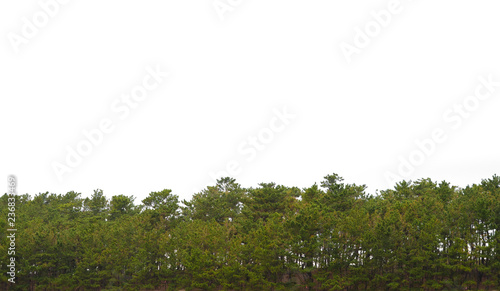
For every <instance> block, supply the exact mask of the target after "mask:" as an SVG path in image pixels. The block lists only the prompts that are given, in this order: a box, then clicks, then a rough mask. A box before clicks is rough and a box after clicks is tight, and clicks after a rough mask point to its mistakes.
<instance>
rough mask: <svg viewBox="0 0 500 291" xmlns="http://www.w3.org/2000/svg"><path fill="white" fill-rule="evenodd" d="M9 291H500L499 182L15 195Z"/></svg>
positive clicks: (222, 184)
mask: <svg viewBox="0 0 500 291" xmlns="http://www.w3.org/2000/svg"><path fill="white" fill-rule="evenodd" d="M7 198H8V195H7V194H5V195H3V196H2V197H1V198H0V214H1V217H3V219H0V264H1V266H2V267H1V269H2V270H3V271H2V273H1V274H0V282H1V283H0V289H1V290H153V289H155V288H156V289H158V288H165V289H166V290H179V289H186V290H495V287H498V286H500V233H499V232H498V231H497V230H498V229H499V226H500V177H498V176H496V175H494V176H493V177H492V178H489V179H484V180H482V181H481V183H479V184H473V185H470V186H467V187H465V188H459V187H456V186H451V185H450V184H449V183H447V182H445V181H443V182H440V183H437V182H434V181H432V180H431V179H420V180H417V181H413V182H412V181H402V182H399V183H397V184H396V185H395V187H394V188H393V189H388V190H384V191H380V192H379V193H378V192H377V193H376V194H375V195H370V194H368V193H366V186H365V185H356V184H348V183H344V180H343V179H342V178H341V177H340V176H339V175H337V174H331V175H327V176H326V177H324V180H323V181H322V182H320V184H319V185H317V184H314V185H312V186H311V187H308V188H304V189H300V188H297V187H287V186H283V185H277V184H275V183H261V184H259V185H258V187H255V188H254V187H251V188H243V187H242V186H241V185H240V184H238V183H237V182H236V181H235V179H233V178H229V177H226V178H221V179H219V180H217V183H216V185H214V186H209V187H207V188H206V189H204V190H202V191H201V192H199V193H196V194H194V195H193V196H192V198H191V199H190V200H189V201H187V200H183V201H180V200H179V197H178V196H177V195H175V194H174V193H172V191H171V190H169V189H165V190H163V191H159V192H152V193H150V194H149V195H148V196H147V197H146V198H145V199H143V200H142V201H141V202H140V203H135V198H134V197H133V196H124V195H115V196H112V197H111V198H107V197H106V196H105V195H104V194H103V191H102V190H95V191H94V193H93V194H92V195H91V196H90V197H88V198H82V196H81V194H80V193H77V192H68V193H66V194H49V193H48V192H47V193H39V194H37V195H34V196H31V195H28V194H24V195H18V196H16V226H17V234H16V254H15V258H16V269H17V272H18V273H17V275H16V277H17V279H16V283H15V284H11V283H8V282H7V274H6V272H7V271H6V265H7V264H8V261H9V256H8V255H7V253H8V251H7V248H8V244H9V242H8V239H7V235H6V232H5V231H6V229H8V228H9V227H8V225H7V211H8V210H7V209H8V206H7V205H8V203H7V201H8V199H7Z"/></svg>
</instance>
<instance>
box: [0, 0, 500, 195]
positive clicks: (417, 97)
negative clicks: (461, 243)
mask: <svg viewBox="0 0 500 291" xmlns="http://www.w3.org/2000/svg"><path fill="white" fill-rule="evenodd" d="M46 2H50V1H48V0H44V1H41V3H46ZM56 3H57V2H56ZM221 3H226V0H221V1H220V2H216V3H215V4H218V5H219V6H220V5H222V4H221ZM230 3H232V4H233V7H232V10H230V11H226V12H225V13H223V14H222V16H223V19H222V18H221V17H220V16H221V12H220V11H219V13H218V12H217V10H216V9H215V7H214V2H213V1H212V0H205V1H189V0H182V1H181V0H175V1H173V0H171V1H166V0H162V1H160V0H155V1H153V0H149V1H123V0H120V1H118V0H115V1H95V0H85V1H79V0H73V1H68V3H67V4H64V5H63V4H58V5H59V10H57V11H56V12H55V13H53V14H54V15H53V16H50V18H49V19H48V23H47V24H46V26H44V27H40V28H39V29H38V32H37V33H35V34H34V36H32V37H31V38H29V39H28V38H25V39H26V40H27V43H22V44H20V45H17V46H16V45H15V44H13V42H12V35H14V34H15V35H17V36H19V37H23V34H22V30H23V26H24V25H25V24H24V22H23V18H26V19H28V21H33V16H34V15H37V14H36V13H39V12H40V11H42V12H43V11H44V10H42V8H41V6H40V3H39V2H37V1H13V0H11V1H1V2H0V35H1V36H2V38H1V41H0V98H1V104H0V129H1V131H0V132H1V138H2V139H1V144H0V178H1V177H4V178H5V183H2V184H1V185H5V191H3V192H7V187H6V180H7V175H9V174H14V175H16V176H17V178H18V181H19V186H18V193H19V194H24V193H29V194H31V195H33V194H36V193H38V192H45V191H49V192H51V193H58V194H59V193H61V194H64V193H66V192H67V191H71V190H74V191H77V192H81V193H82V195H83V196H84V197H86V196H90V194H91V193H92V191H93V190H94V189H98V188H99V189H103V190H104V194H105V195H106V196H108V197H111V196H112V195H117V194H125V195H134V196H135V197H137V198H138V199H137V200H136V202H139V200H142V199H143V198H145V197H146V196H147V195H148V193H150V192H151V191H160V190H163V189H165V188H168V189H172V190H173V191H174V193H175V194H178V195H179V196H180V197H181V199H189V198H190V197H191V195H192V194H193V193H195V192H196V191H199V190H201V189H202V188H203V187H205V186H206V185H213V184H214V183H215V182H214V181H213V179H212V178H211V177H210V175H209V172H210V171H213V172H219V171H221V170H224V169H225V168H226V166H227V164H228V163H229V161H231V160H236V161H238V162H239V164H240V165H239V173H238V174H237V175H234V176H235V178H236V179H237V182H239V183H241V184H242V185H243V186H244V187H250V186H253V187H256V186H257V185H258V183H260V182H271V181H272V182H276V183H278V184H283V185H286V186H298V187H309V186H311V185H312V184H314V183H315V182H317V183H319V182H321V181H322V180H323V177H324V176H325V175H327V174H331V173H338V174H339V175H340V176H343V177H344V178H345V180H346V182H348V183H357V184H366V185H367V186H368V192H369V193H375V192H376V189H379V190H383V189H387V188H392V187H393V186H394V185H391V184H390V183H389V182H388V180H387V179H386V178H385V177H384V173H387V172H388V171H390V172H392V173H394V174H398V175H399V174H401V173H400V172H398V167H399V166H400V160H399V159H398V157H403V158H405V159H408V158H409V156H410V154H411V153H412V151H415V150H418V147H417V146H416V144H415V140H417V139H419V140H422V139H426V138H430V137H431V136H432V132H433V130H434V129H436V128H441V129H443V130H444V132H445V134H446V137H447V140H446V141H445V142H443V143H440V144H436V147H435V149H433V151H432V153H431V154H428V155H425V160H424V161H423V163H422V164H421V165H418V166H415V167H414V170H413V171H411V174H409V175H407V176H404V177H403V178H405V179H408V180H409V179H412V180H415V179H419V178H423V177H430V178H431V179H432V180H435V181H441V180H447V181H449V182H451V183H452V184H454V185H458V186H462V187H463V186H466V185H467V184H472V183H479V182H480V181H481V179H484V178H490V177H491V176H492V175H493V174H495V173H499V174H500V171H499V165H500V156H499V151H498V149H499V131H498V124H500V123H499V121H500V114H498V108H499V106H500V87H498V88H496V89H497V91H496V92H494V94H492V96H491V98H489V99H488V100H484V101H480V103H479V106H478V108H477V110H475V111H474V112H470V117H469V118H464V119H463V123H462V124H461V125H460V126H458V128H456V129H453V128H452V127H451V125H453V123H450V122H446V121H445V120H444V119H443V114H444V113H445V112H446V111H447V110H449V109H453V106H454V104H461V103H462V102H463V100H464V99H465V98H466V97H467V96H469V95H472V94H474V91H475V88H476V87H477V86H478V85H479V84H480V82H479V81H478V77H479V76H484V77H485V78H486V77H488V76H489V75H492V76H493V79H494V80H498V81H500V54H499V52H500V34H499V31H498V29H499V27H500V17H498V11H500V10H499V9H500V3H499V2H498V1H495V0H489V1H486V0H484V1H451V0H450V1H429V0H428V1H409V0H401V1H400V2H399V9H400V10H401V11H400V12H399V13H396V14H391V18H390V21H388V23H386V24H387V25H386V26H385V27H382V26H380V25H379V27H380V32H378V33H372V34H374V36H373V37H369V44H368V45H367V46H365V47H363V48H361V49H360V50H359V51H358V52H359V53H355V54H353V55H351V62H348V59H347V58H346V56H345V54H344V53H343V51H342V49H341V46H342V44H349V45H354V40H355V38H356V37H358V38H359V37H360V36H359V35H358V32H359V30H356V28H359V29H360V30H361V31H364V30H365V28H366V25H370V23H371V21H374V16H373V15H374V14H373V13H375V14H377V13H379V12H380V11H382V10H387V9H388V8H387V7H388V5H389V3H390V1H331V0H328V1H327V0H317V1H295V0H275V1H264V0H242V1H240V3H237V2H236V1H232V2H231V1H230ZM227 5H230V4H227ZM42 20H43V19H42ZM386 20H387V19H386ZM16 47H17V48H18V49H19V52H16ZM157 65H160V66H161V68H162V69H164V70H168V71H169V72H170V73H171V75H170V77H169V78H168V79H166V80H165V82H164V83H163V84H161V86H160V87H159V88H158V89H157V90H154V91H153V92H151V93H150V95H149V96H148V97H147V99H146V100H144V101H143V102H141V103H140V104H139V105H138V107H137V108H136V109H134V110H131V112H130V113H131V114H130V116H128V117H127V118H126V119H124V120H120V119H119V118H117V114H116V113H115V112H113V111H111V110H110V106H111V104H112V103H113V101H114V100H117V98H119V97H120V95H121V94H126V93H129V92H130V90H131V89H132V88H133V87H134V86H135V85H138V84H140V83H141V82H142V79H143V78H144V76H145V75H147V71H146V68H147V67H148V66H150V67H155V66H157ZM284 108H286V110H287V111H288V112H289V113H293V114H295V116H296V117H295V118H294V119H293V120H291V121H290V123H289V124H288V125H287V126H286V127H285V128H284V130H283V131H281V132H275V134H274V137H273V139H272V141H271V142H269V143H268V144H266V145H265V149H263V150H261V151H258V153H257V155H256V157H255V159H253V160H252V161H248V160H247V159H246V158H247V156H244V155H242V154H241V153H240V152H238V146H239V145H240V144H241V143H242V142H245V141H246V140H247V138H248V137H249V136H258V134H259V133H260V132H261V131H262V130H265V129H266V128H267V127H268V126H269V122H270V121H271V120H273V118H274V117H275V113H274V111H276V110H278V111H282V110H284ZM103 118H110V119H112V120H114V121H115V125H116V128H115V129H114V131H113V132H112V133H109V134H105V135H104V139H103V142H102V144H100V145H98V146H95V147H94V148H93V149H92V152H91V154H89V155H88V156H87V157H84V158H83V161H82V162H81V164H79V165H78V166H76V167H74V168H72V172H71V173H65V174H64V175H63V179H62V181H60V180H58V178H57V175H56V174H55V171H54V169H53V166H52V164H53V163H54V162H59V163H64V160H65V157H66V155H67V147H68V146H69V147H72V148H75V147H76V145H77V143H78V142H79V141H82V140H84V139H85V138H84V135H83V134H82V131H83V130H91V129H93V128H96V127H97V126H98V124H99V122H100V120H101V119H103ZM1 179H3V178H1Z"/></svg>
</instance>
